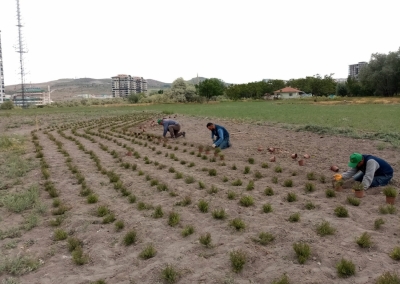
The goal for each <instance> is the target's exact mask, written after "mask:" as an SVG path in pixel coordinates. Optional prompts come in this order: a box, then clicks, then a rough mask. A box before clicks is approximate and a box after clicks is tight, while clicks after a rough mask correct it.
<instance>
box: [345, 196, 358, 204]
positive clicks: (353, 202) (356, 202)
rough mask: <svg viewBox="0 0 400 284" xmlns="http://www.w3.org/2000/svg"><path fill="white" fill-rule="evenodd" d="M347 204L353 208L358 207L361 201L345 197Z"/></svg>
mask: <svg viewBox="0 0 400 284" xmlns="http://www.w3.org/2000/svg"><path fill="white" fill-rule="evenodd" d="M347 202H348V203H350V204H351V205H353V206H359V205H360V203H361V201H360V199H358V198H355V197H353V196H348V197H347Z"/></svg>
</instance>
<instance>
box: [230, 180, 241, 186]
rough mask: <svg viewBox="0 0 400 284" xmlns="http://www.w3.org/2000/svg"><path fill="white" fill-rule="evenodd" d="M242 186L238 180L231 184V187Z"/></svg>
mask: <svg viewBox="0 0 400 284" xmlns="http://www.w3.org/2000/svg"><path fill="white" fill-rule="evenodd" d="M242 184H243V182H242V181H241V180H240V179H237V180H235V181H234V182H232V185H233V186H241V185H242Z"/></svg>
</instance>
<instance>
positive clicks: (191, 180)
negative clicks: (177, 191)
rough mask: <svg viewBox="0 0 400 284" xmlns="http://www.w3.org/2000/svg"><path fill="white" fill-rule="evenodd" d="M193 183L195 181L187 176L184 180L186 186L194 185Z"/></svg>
mask: <svg viewBox="0 0 400 284" xmlns="http://www.w3.org/2000/svg"><path fill="white" fill-rule="evenodd" d="M194 182H195V179H194V177H192V176H187V177H186V178H185V183H187V184H191V183H194Z"/></svg>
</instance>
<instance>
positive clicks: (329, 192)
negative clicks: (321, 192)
mask: <svg viewBox="0 0 400 284" xmlns="http://www.w3.org/2000/svg"><path fill="white" fill-rule="evenodd" d="M325 195H326V197H328V198H332V197H336V192H335V191H334V190H333V189H327V190H325Z"/></svg>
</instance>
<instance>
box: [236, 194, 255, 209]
mask: <svg viewBox="0 0 400 284" xmlns="http://www.w3.org/2000/svg"><path fill="white" fill-rule="evenodd" d="M239 203H240V205H242V206H244V207H249V206H252V205H253V204H254V200H253V197H251V196H249V195H244V196H242V198H240V201H239Z"/></svg>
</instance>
